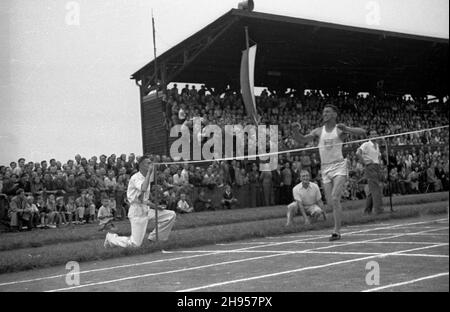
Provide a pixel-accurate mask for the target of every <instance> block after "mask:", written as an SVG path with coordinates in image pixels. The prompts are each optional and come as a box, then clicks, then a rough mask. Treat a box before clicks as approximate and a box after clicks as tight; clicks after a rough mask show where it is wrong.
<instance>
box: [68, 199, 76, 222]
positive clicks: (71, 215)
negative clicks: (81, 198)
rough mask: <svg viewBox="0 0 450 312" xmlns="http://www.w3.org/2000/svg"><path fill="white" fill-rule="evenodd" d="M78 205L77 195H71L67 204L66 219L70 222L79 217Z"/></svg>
mask: <svg viewBox="0 0 450 312" xmlns="http://www.w3.org/2000/svg"><path fill="white" fill-rule="evenodd" d="M76 215H77V205H76V203H75V197H74V196H72V195H71V196H69V197H68V201H67V205H66V220H67V222H68V223H69V224H72V223H73V221H75V220H76V219H77V217H76Z"/></svg>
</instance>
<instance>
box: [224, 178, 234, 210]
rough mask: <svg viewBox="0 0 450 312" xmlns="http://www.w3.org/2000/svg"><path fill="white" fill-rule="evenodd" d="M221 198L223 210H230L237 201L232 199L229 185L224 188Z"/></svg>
mask: <svg viewBox="0 0 450 312" xmlns="http://www.w3.org/2000/svg"><path fill="white" fill-rule="evenodd" d="M222 197H223V198H222V200H221V204H222V208H223V209H231V208H232V206H233V205H234V204H236V203H237V199H236V198H235V197H234V195H233V192H232V190H231V186H230V185H229V184H227V185H226V186H225V191H224V192H223V195H222Z"/></svg>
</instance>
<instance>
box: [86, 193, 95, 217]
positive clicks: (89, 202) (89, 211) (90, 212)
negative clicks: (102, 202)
mask: <svg viewBox="0 0 450 312" xmlns="http://www.w3.org/2000/svg"><path fill="white" fill-rule="evenodd" d="M85 207H86V210H85V215H86V218H87V220H86V223H91V222H95V217H96V216H95V195H94V190H93V189H92V188H90V189H89V190H88V192H87V194H86V197H85Z"/></svg>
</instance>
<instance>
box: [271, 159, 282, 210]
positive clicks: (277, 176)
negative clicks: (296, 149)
mask: <svg viewBox="0 0 450 312" xmlns="http://www.w3.org/2000/svg"><path fill="white" fill-rule="evenodd" d="M272 185H273V189H274V190H273V192H274V204H275V205H279V204H281V203H282V188H283V181H282V176H281V164H278V166H277V168H276V169H275V170H274V171H272Z"/></svg>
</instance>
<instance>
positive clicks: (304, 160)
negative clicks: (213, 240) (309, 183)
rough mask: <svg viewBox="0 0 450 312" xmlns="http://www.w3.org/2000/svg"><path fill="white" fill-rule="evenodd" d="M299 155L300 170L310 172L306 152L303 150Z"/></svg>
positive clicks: (309, 160) (308, 158)
mask: <svg viewBox="0 0 450 312" xmlns="http://www.w3.org/2000/svg"><path fill="white" fill-rule="evenodd" d="M301 155H302V157H301V158H300V159H301V162H302V170H303V169H304V170H308V172H309V173H310V174H311V158H310V157H309V155H308V154H306V152H305V151H302V153H301Z"/></svg>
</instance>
